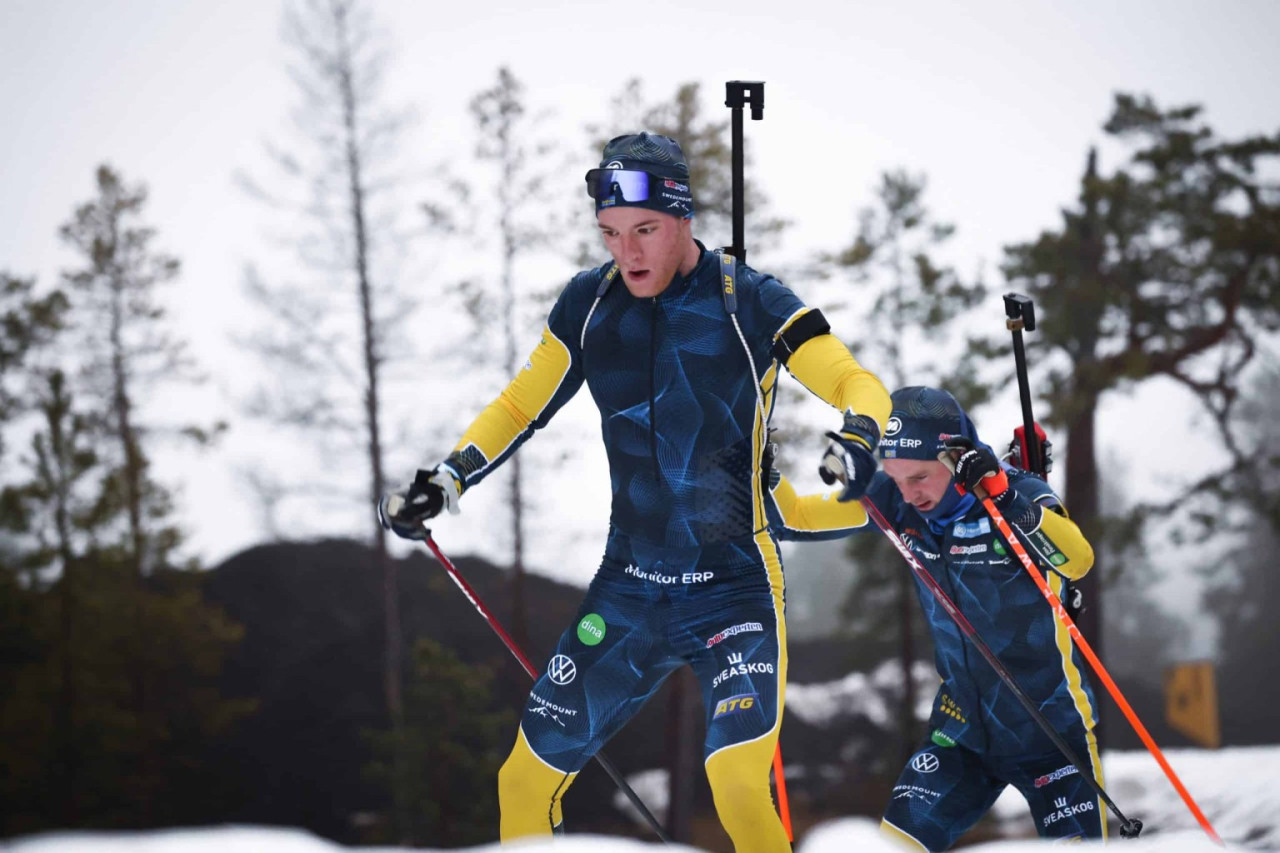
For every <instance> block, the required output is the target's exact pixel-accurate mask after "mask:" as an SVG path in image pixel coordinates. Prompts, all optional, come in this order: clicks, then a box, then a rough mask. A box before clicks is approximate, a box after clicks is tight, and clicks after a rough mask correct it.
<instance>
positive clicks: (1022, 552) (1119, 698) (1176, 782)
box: [938, 451, 1225, 846]
mask: <svg viewBox="0 0 1280 853" xmlns="http://www.w3.org/2000/svg"><path fill="white" fill-rule="evenodd" d="M938 461H940V462H941V463H942V464H944V465H946V466H947V468H948V469H950V470H951V471H952V472H953V473H954V472H955V460H954V459H953V458H952V456H951V453H950V452H949V451H943V452H942V453H939V454H938ZM975 493H976V494H977V497H978V499H979V500H981V501H982V506H983V507H984V508H985V509H986V510H987V515H989V516H991V520H992V521H993V522H995V525H996V528H997V529H999V531H1000V536H1001V538H1003V539H1004V540H1005V542H1007V543H1009V547H1010V548H1012V549H1013V553H1015V554H1017V555H1018V561H1019V562H1020V563H1022V568H1024V569H1026V571H1027V574H1029V575H1031V579H1032V580H1034V581H1035V582H1036V586H1037V587H1039V589H1040V594H1041V595H1043V596H1044V598H1045V600H1046V601H1048V602H1049V606H1050V607H1051V608H1052V609H1053V613H1054V615H1055V616H1057V617H1058V621H1059V622H1061V623H1062V625H1063V626H1064V627H1065V628H1066V629H1067V633H1069V634H1070V635H1071V639H1072V640H1074V641H1075V644H1076V646H1077V647H1078V648H1079V649H1080V651H1081V653H1082V654H1083V655H1084V656H1085V658H1086V659H1087V660H1088V661H1089V665H1090V666H1092V667H1093V671H1094V672H1096V673H1097V674H1098V678H1100V679H1101V680H1102V683H1103V685H1104V686H1105V687H1106V688H1107V692H1108V693H1110V694H1111V698H1112V699H1114V700H1115V702H1116V704H1117V705H1119V706H1120V710H1121V711H1123V712H1124V715H1125V717H1126V718H1127V719H1128V720H1129V724H1130V725H1131V726H1133V730H1134V731H1135V732H1137V733H1138V737H1139V738H1140V739H1141V740H1142V743H1143V745H1145V746H1146V747H1147V750H1148V751H1149V752H1150V753H1151V755H1152V756H1154V757H1155V760H1156V763H1157V764H1159V765H1160V769H1161V770H1163V771H1164V775H1165V776H1167V777H1169V781H1170V782H1171V783H1172V784H1173V787H1174V790H1176V791H1177V792H1178V795H1179V796H1181V797H1182V801H1183V802H1184V803H1186V806H1187V808H1188V809H1190V810H1191V814H1192V816H1194V817H1195V819H1196V820H1197V821H1198V822H1199V824H1200V827H1201V828H1202V829H1203V830H1204V831H1205V833H1206V834H1207V835H1208V836H1209V838H1211V839H1212V840H1213V841H1214V842H1215V843H1216V844H1218V845H1220V846H1225V845H1223V844H1222V839H1221V838H1219V837H1218V833H1217V832H1215V831H1214V829H1213V826H1212V825H1210V823H1209V819H1208V818H1206V817H1205V816H1204V812H1202V811H1200V806H1198V805H1196V801H1195V800H1194V799H1192V797H1191V794H1190V792H1188V791H1187V789H1186V787H1185V786H1184V785H1183V784H1182V780H1181V779H1179V778H1178V774H1177V773H1175V772H1174V771H1173V768H1172V767H1171V766H1170V765H1169V762H1168V761H1167V760H1165V757H1164V753H1163V752H1161V751H1160V747H1159V746H1157V745H1156V742H1155V739H1154V738H1152V737H1151V734H1150V733H1149V732H1148V731H1147V727H1146V726H1144V725H1143V724H1142V721H1141V720H1139V719H1138V715H1137V714H1136V713H1134V710H1133V708H1132V707H1131V706H1130V705H1129V702H1128V700H1126V699H1125V698H1124V694H1123V693H1121V692H1120V688H1119V687H1118V686H1117V685H1116V683H1115V681H1114V680H1112V678H1111V674H1110V673H1109V672H1107V668H1106V667H1105V666H1103V665H1102V661H1101V660H1099V659H1098V656H1097V655H1096V654H1095V653H1094V651H1093V647H1092V646H1090V645H1089V641H1088V640H1086V639H1085V638H1084V635H1083V634H1081V633H1080V629H1079V628H1078V627H1077V626H1076V623H1075V621H1074V620H1072V618H1071V617H1070V616H1069V615H1068V614H1067V609H1066V607H1064V606H1063V604H1062V600H1061V599H1059V598H1058V596H1057V595H1055V594H1054V592H1053V590H1052V589H1050V588H1049V583H1048V582H1047V581H1046V580H1045V579H1044V575H1042V574H1041V573H1040V571H1039V570H1038V569H1036V566H1035V563H1033V562H1032V561H1031V557H1030V555H1028V554H1027V551H1026V549H1025V548H1023V547H1022V543H1021V542H1019V541H1018V537H1017V536H1016V535H1015V534H1014V532H1013V528H1011V527H1010V526H1009V522H1008V521H1006V520H1005V517H1004V514H1003V513H1001V512H1000V510H999V509H997V508H996V505H995V503H993V502H992V500H991V498H990V497H989V496H988V495H987V493H986V491H985V490H984V489H983V488H982V487H981V486H979V487H978V488H977V489H976V490H975ZM1123 832H1124V830H1123V828H1121V833H1122V834H1123Z"/></svg>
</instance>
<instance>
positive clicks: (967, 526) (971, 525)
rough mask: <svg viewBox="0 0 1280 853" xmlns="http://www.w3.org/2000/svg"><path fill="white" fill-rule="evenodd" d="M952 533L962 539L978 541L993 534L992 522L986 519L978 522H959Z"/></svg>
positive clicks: (952, 529)
mask: <svg viewBox="0 0 1280 853" xmlns="http://www.w3.org/2000/svg"><path fill="white" fill-rule="evenodd" d="M951 532H952V533H953V534H954V535H955V536H956V537H957V538H960V539H977V538H978V537H979V536H985V535H987V534H988V533H990V532H991V522H990V521H988V520H987V519H985V518H980V519H978V520H977V521H958V522H956V526H955V527H953V528H951Z"/></svg>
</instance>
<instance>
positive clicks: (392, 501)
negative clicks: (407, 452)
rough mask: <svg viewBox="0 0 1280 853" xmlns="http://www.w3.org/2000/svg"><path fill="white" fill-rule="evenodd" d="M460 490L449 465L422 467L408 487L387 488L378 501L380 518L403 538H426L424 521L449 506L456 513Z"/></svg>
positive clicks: (385, 525) (386, 528) (382, 522)
mask: <svg viewBox="0 0 1280 853" xmlns="http://www.w3.org/2000/svg"><path fill="white" fill-rule="evenodd" d="M461 493H462V490H461V488H460V484H459V483H458V480H457V479H456V478H455V477H454V476H453V473H452V472H451V471H450V470H449V469H448V468H445V467H443V466H440V465H437V466H436V467H435V468H432V469H431V470H430V471H424V470H421V469H419V470H418V473H417V475H416V476H415V477H414V478H413V483H412V484H411V485H410V486H409V488H407V489H401V490H399V491H393V492H387V493H386V494H385V495H383V496H382V500H380V501H378V522H379V523H380V524H381V525H382V527H383V529H385V530H390V531H391V532H392V533H394V534H395V535H397V536H399V537H400V538H402V539H414V540H422V539H426V538H427V531H426V528H424V527H423V526H422V523H423V522H424V521H426V520H427V519H430V518H435V517H436V516H437V515H439V514H440V510H442V509H446V508H447V509H448V510H449V512H450V513H453V514H454V515H456V514H457V513H458V511H459V510H458V498H459V497H460V496H461Z"/></svg>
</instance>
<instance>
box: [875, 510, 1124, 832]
mask: <svg viewBox="0 0 1280 853" xmlns="http://www.w3.org/2000/svg"><path fill="white" fill-rule="evenodd" d="M861 503H862V506H863V508H864V509H866V511H867V516H868V517H869V518H870V519H871V520H872V521H873V522H874V523H875V525H876V527H878V528H880V530H881V532H883V533H884V535H885V536H886V537H888V539H889V541H890V542H892V543H893V547H895V548H897V549H898V553H899V554H901V555H902V556H903V558H904V559H906V561H907V563H908V565H910V566H911V571H912V572H914V573H915V575H916V577H918V578H919V579H920V580H921V582H922V583H924V585H925V586H926V587H927V588H928V589H929V592H931V593H932V594H933V597H934V598H935V599H936V600H937V602H938V603H939V604H940V605H942V609H943V610H945V611H947V615H948V616H950V617H951V621H953V622H955V623H956V627H958V628H959V629H960V632H961V633H962V634H964V635H965V637H967V638H968V640H969V642H970V643H972V644H973V647H974V648H976V649H977V650H978V652H979V654H981V655H982V656H983V657H984V658H986V660H987V663H989V664H991V668H992V669H994V670H995V672H996V675H998V676H1000V680H1001V681H1003V682H1004V684H1005V686H1006V687H1008V688H1009V690H1010V691H1011V692H1012V693H1013V695H1014V696H1015V697H1017V699H1018V701H1019V702H1021V703H1022V707H1024V708H1026V710H1027V713H1029V714H1030V715H1031V718H1032V719H1033V720H1035V721H1036V723H1037V724H1038V725H1039V726H1040V728H1041V730H1043V731H1044V733H1045V734H1046V735H1048V736H1049V739H1050V740H1051V741H1053V745H1054V746H1056V747H1057V748H1058V751H1059V752H1061V753H1062V755H1063V757H1065V758H1066V759H1067V761H1068V762H1069V763H1070V764H1071V765H1072V766H1074V767H1075V768H1076V772H1077V773H1079V774H1080V777H1081V778H1082V779H1084V780H1085V782H1086V783H1087V784H1088V785H1089V787H1091V788H1092V789H1093V790H1094V792H1095V793H1096V794H1097V795H1098V796H1099V797H1100V798H1101V799H1102V801H1103V802H1104V803H1106V804H1107V807H1108V808H1110V809H1111V811H1113V812H1115V815H1116V817H1117V818H1118V819H1119V820H1120V837H1121V838H1137V837H1138V834H1139V833H1140V832H1142V821H1140V820H1138V819H1137V818H1128V817H1125V815H1124V812H1122V811H1120V807H1119V806H1117V805H1116V803H1115V801H1114V800H1112V799H1111V797H1110V796H1109V795H1108V794H1107V792H1106V791H1105V790H1104V789H1103V787H1102V785H1101V784H1099V783H1098V780H1097V779H1096V778H1094V775H1093V773H1092V772H1086V769H1085V764H1084V762H1083V761H1081V760H1080V758H1079V756H1077V755H1076V752H1075V750H1074V749H1072V748H1071V745H1070V744H1068V743H1067V742H1066V741H1065V740H1063V738H1062V735H1060V734H1058V732H1057V730H1056V729H1054V727H1053V724H1052V723H1050V722H1049V720H1048V719H1047V718H1046V717H1045V715H1044V713H1043V712H1042V711H1041V710H1040V708H1039V707H1038V706H1037V705H1036V703H1035V702H1034V701H1032V699H1031V697H1030V696H1028V695H1027V694H1026V692H1025V691H1024V690H1023V689H1022V687H1021V686H1020V685H1019V684H1018V682H1017V681H1015V680H1014V678H1013V674H1012V673H1010V672H1009V670H1008V668H1007V667H1006V666H1005V665H1004V664H1003V663H1001V662H1000V659H999V658H998V657H996V654H995V652H993V651H991V647H990V646H988V645H987V644H986V641H984V640H983V639H982V636H981V635H980V634H979V633H978V629H976V628H974V627H973V623H972V622H970V621H969V619H968V617H966V616H965V615H964V613H963V612H961V610H960V608H959V607H957V606H956V603H955V602H954V601H952V600H951V597H950V596H948V595H947V593H946V591H945V590H944V589H943V588H942V586H941V585H940V584H939V583H938V582H937V581H936V580H935V579H934V577H933V575H931V574H929V571H928V569H926V568H925V567H924V566H923V565H921V563H920V561H919V560H917V559H916V555H915V554H912V553H911V549H910V548H908V547H907V545H906V543H905V542H903V541H902V537H901V536H899V535H898V533H897V531H895V530H894V529H893V527H892V526H891V525H890V524H889V522H888V521H887V520H886V519H885V517H884V516H883V515H881V514H880V510H878V509H876V506H875V504H873V503H872V502H871V500H870V499H869V498H862V499H861Z"/></svg>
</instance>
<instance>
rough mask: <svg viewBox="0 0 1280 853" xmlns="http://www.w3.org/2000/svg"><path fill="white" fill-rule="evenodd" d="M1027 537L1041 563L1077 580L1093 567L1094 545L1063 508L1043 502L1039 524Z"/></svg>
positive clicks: (1070, 578)
mask: <svg viewBox="0 0 1280 853" xmlns="http://www.w3.org/2000/svg"><path fill="white" fill-rule="evenodd" d="M1026 539H1027V542H1028V543H1030V545H1031V547H1032V548H1033V549H1035V551H1036V553H1037V556H1039V557H1040V559H1041V560H1042V561H1043V564H1044V565H1047V566H1050V567H1052V568H1053V570H1054V571H1056V572H1057V573H1058V574H1060V575H1062V576H1063V577H1066V578H1068V579H1069V580H1073V581H1074V580H1079V579H1080V578H1082V577H1084V576H1085V575H1086V574H1088V573H1089V569H1091V568H1093V547H1092V546H1091V545H1090V544H1089V540H1087V539H1085V538H1084V534H1083V533H1081V532H1080V528H1079V527H1077V526H1076V523H1075V522H1074V521H1072V520H1071V519H1070V518H1068V517H1067V515H1066V513H1065V512H1063V513H1062V514H1059V513H1058V512H1056V511H1054V510H1053V509H1050V508H1048V507H1044V506H1042V507H1041V512H1040V526H1039V527H1037V528H1036V529H1035V530H1033V531H1031V532H1030V533H1029V534H1026Z"/></svg>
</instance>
